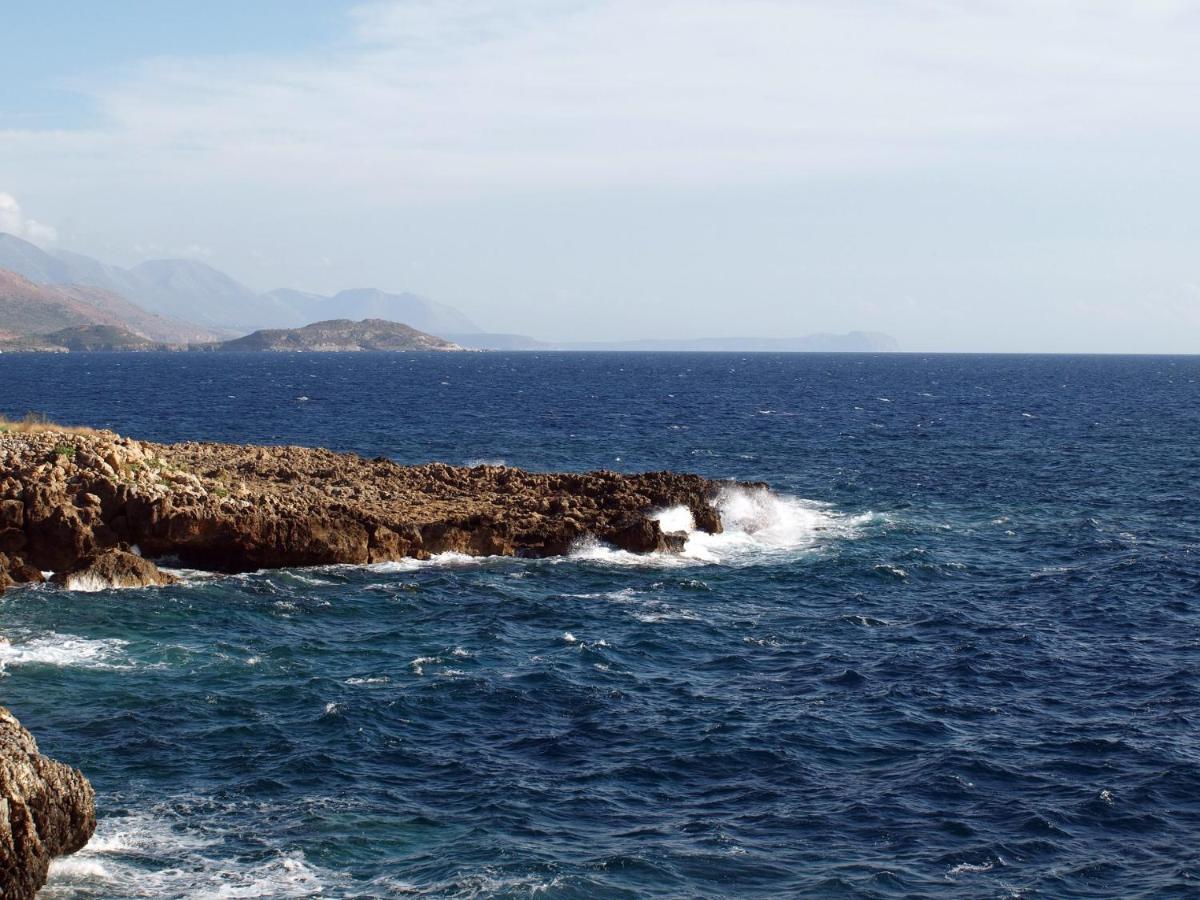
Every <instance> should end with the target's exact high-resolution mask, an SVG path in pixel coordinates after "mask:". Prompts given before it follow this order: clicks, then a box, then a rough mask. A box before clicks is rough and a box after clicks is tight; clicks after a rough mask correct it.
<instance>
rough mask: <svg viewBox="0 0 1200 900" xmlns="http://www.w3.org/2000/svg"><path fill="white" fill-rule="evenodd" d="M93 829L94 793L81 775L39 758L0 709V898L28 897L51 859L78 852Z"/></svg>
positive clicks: (42, 878)
mask: <svg viewBox="0 0 1200 900" xmlns="http://www.w3.org/2000/svg"><path fill="white" fill-rule="evenodd" d="M95 830H96V806H95V794H94V793H93V791H92V786H91V785H90V784H88V781H87V779H86V778H84V777H83V773H82V772H80V771H79V770H78V769H72V768H71V767H70V766H67V765H64V764H63V763H60V762H57V761H55V760H53V759H49V758H47V757H45V756H42V755H41V754H40V753H39V752H38V747H37V742H36V741H35V740H34V739H33V735H31V734H30V733H29V732H28V731H26V730H25V729H24V728H22V727H21V723H20V722H18V721H17V720H16V718H15V717H14V716H13V714H12V713H10V712H9V711H8V710H7V709H5V708H3V707H0V889H2V890H0V896H2V897H4V898H5V900H26V898H30V897H33V896H34V894H35V893H36V892H37V890H38V889H39V888H40V887H41V886H42V885H43V884H45V883H46V872H47V870H48V869H49V867H50V860H51V859H52V858H53V857H55V856H62V855H63V854H66V853H74V852H75V851H76V850H79V849H80V848H81V847H83V845H84V844H86V843H87V842H88V840H89V839H90V838H91V836H92V832H94V831H95Z"/></svg>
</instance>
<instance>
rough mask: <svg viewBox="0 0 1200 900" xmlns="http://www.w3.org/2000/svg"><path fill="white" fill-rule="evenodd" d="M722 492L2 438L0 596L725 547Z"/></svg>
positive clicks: (685, 482) (227, 449) (314, 452)
mask: <svg viewBox="0 0 1200 900" xmlns="http://www.w3.org/2000/svg"><path fill="white" fill-rule="evenodd" d="M719 489H720V484H719V483H717V482H713V481H710V480H708V479H705V478H701V477H699V476H695V475H680V474H676V473H672V472H653V473H646V474H640V475H622V474H618V473H615V472H590V473H560V474H546V473H534V472H526V471H524V470H521V469H514V468H508V467H505V466H490V465H489V466H475V467H473V468H461V467H455V466H448V465H443V464H440V463H430V464H428V465H422V466H401V465H398V464H397V463H394V462H392V461H390V460H388V459H384V458H382V457H381V458H376V459H364V458H362V457H359V456H355V455H353V454H343V453H334V452H332V451H329V450H321V449H314V448H307V447H258V446H243V445H230V444H210V443H181V444H170V445H168V444H153V443H148V442H142V441H137V440H133V439H131V438H125V437H120V436H119V435H116V434H113V433H112V432H90V433H79V432H72V431H65V430H64V431H58V430H54V429H46V430H35V431H30V432H7V433H0V590H3V589H4V588H6V587H12V586H13V585H14V584H19V583H22V582H36V581H41V580H42V579H43V577H44V575H43V573H44V572H45V571H47V570H49V571H53V572H55V573H57V578H58V580H59V581H61V582H63V583H67V584H70V583H71V582H72V579H74V580H75V581H79V582H82V581H87V580H90V581H91V582H93V583H97V582H99V581H101V580H103V579H108V580H110V581H115V582H116V583H117V584H121V583H128V584H153V583H163V581H165V580H166V578H167V576H161V575H160V574H158V573H157V570H156V569H155V568H154V566H153V564H152V563H150V562H149V560H150V559H161V558H164V557H167V558H170V559H172V560H173V561H177V562H178V563H180V564H183V565H186V566H192V567H195V568H202V569H209V570H214V571H222V572H243V571H252V570H256V569H262V568H278V567H283V566H310V565H328V564H335V563H350V564H364V563H377V562H385V561H390V560H399V559H403V558H406V557H415V558H418V559H422V558H428V557H429V556H431V555H433V554H436V553H443V552H446V551H454V552H458V553H464V554H469V555H473V556H488V555H507V556H531V557H542V556H555V555H561V554H565V553H567V552H569V550H570V549H571V547H572V546H573V545H574V544H575V543H576V542H578V541H580V540H582V539H587V538H592V539H595V540H598V541H602V542H604V543H607V544H611V545H612V546H615V547H618V548H621V549H624V550H629V551H632V552H635V553H647V552H652V551H673V550H679V549H680V548H682V546H683V543H684V541H685V540H686V535H685V534H683V533H675V534H668V533H664V532H663V530H662V528H661V526H660V525H659V523H658V521H656V520H655V519H654V518H653V513H654V512H655V511H657V510H661V509H665V508H668V507H677V506H684V507H687V508H688V509H689V510H690V511H691V513H692V517H693V519H694V521H695V524H696V527H697V528H699V529H700V530H702V531H708V532H718V531H720V530H721V519H720V515H719V514H718V512H717V509H716V508H715V506H714V501H715V499H716V496H717V493H718V491H719ZM130 557H134V558H135V559H130ZM136 557H144V559H136ZM135 560H136V561H135ZM122 579H124V581H122Z"/></svg>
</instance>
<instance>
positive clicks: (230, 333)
mask: <svg viewBox="0 0 1200 900" xmlns="http://www.w3.org/2000/svg"><path fill="white" fill-rule="evenodd" d="M0 269H7V270H8V271H9V272H15V273H17V274H18V275H23V276H24V277H25V278H27V279H29V280H30V281H33V282H36V283H38V284H45V285H79V286H83V287H89V288H96V289H99V290H101V291H104V292H107V293H110V294H115V295H117V296H118V297H123V298H125V299H126V300H128V301H131V302H132V303H134V304H137V305H138V306H140V307H141V308H142V309H143V310H144V311H147V312H150V313H153V314H155V315H157V316H161V317H166V318H171V319H180V320H185V321H187V322H192V323H195V325H194V326H193V330H194V331H206V332H208V334H209V335H210V336H220V337H235V336H238V335H243V334H245V333H246V332H248V331H253V330H256V329H259V328H296V327H299V326H302V325H307V324H309V323H310V322H315V321H319V320H328V319H334V318H347V319H389V320H391V321H396V322H403V323H404V324H406V325H409V326H411V327H413V328H416V329H418V330H420V331H427V332H432V333H434V334H442V333H445V332H477V331H479V328H478V326H476V325H475V323H474V322H472V321H471V320H470V319H469V318H467V317H466V316H465V315H463V314H462V313H461V312H459V311H458V310H457V309H454V308H453V307H451V306H446V305H444V304H441V303H435V302H433V301H432V300H426V299H425V298H424V297H419V296H417V295H416V294H408V293H404V294H390V293H387V292H386V291H380V290H375V289H370V288H365V289H357V290H348V291H342V292H341V293H339V294H335V295H334V296H332V297H326V296H322V295H320V294H311V293H306V292H304V291H294V290H288V289H280V290H276V291H271V292H269V293H266V294H258V293H255V292H254V291H253V290H251V289H250V288H248V287H247V286H246V285H244V284H242V283H241V282H239V281H237V280H236V279H234V278H232V277H230V276H229V275H226V274H225V273H224V272H221V271H219V270H217V269H214V268H213V267H212V266H210V265H208V264H207V263H203V262H200V261H198V260H193V259H154V260H150V261H148V262H144V263H141V264H139V265H136V266H134V267H133V268H131V269H122V268H120V267H119V266H110V265H108V264H106V263H102V262H100V261H99V260H95V259H92V258H91V257H89V256H83V255H82V254H79V253H71V252H68V251H66V250H42V249H41V248H40V247H37V246H35V245H34V244H31V243H29V242H28V241H25V240H22V239H21V238H18V237H14V236H13V235H11V234H3V233H0ZM66 324H75V323H64V326H65V325H66ZM105 324H108V323H105ZM64 326H59V327H64ZM196 326H198V327H196ZM2 327H5V326H4V324H3V323H2V322H0V328H2ZM134 330H141V329H140V328H137V327H134Z"/></svg>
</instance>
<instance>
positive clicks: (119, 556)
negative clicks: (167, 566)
mask: <svg viewBox="0 0 1200 900" xmlns="http://www.w3.org/2000/svg"><path fill="white" fill-rule="evenodd" d="M177 580H178V579H177V578H175V576H173V575H168V574H167V573H166V572H160V571H159V570H158V566H156V565H154V563H152V562H150V560H148V559H142V557H140V556H137V555H136V554H133V553H127V552H126V551H124V550H99V551H97V552H95V553H89V554H88V555H87V556H85V557H83V558H82V559H80V560H79V562H77V563H76V564H75V565H73V566H71V568H69V569H68V570H67V571H65V572H59V573H58V574H56V575H55V576H54V581H55V583H56V584H61V585H63V586H65V587H66V588H67V589H68V590H71V591H103V590H105V589H107V588H137V587H153V586H155V585H163V584H174V583H175V582H176V581H177Z"/></svg>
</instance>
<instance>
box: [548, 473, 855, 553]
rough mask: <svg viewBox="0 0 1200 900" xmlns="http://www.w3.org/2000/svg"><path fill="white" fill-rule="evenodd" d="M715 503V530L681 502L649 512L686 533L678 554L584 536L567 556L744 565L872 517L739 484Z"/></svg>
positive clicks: (810, 545) (840, 535) (843, 534)
mask: <svg viewBox="0 0 1200 900" xmlns="http://www.w3.org/2000/svg"><path fill="white" fill-rule="evenodd" d="M715 505H716V507H717V511H718V512H719V513H720V515H721V525H722V528H723V531H722V532H721V533H720V534H709V533H707V532H704V531H700V530H698V529H697V528H696V523H695V520H694V518H693V517H692V513H691V511H690V510H689V509H688V508H687V507H686V506H673V507H670V508H668V509H664V510H660V511H659V512H657V513H656V514H654V515H653V516H652V518H653V519H655V520H657V521H658V523H659V526H660V527H661V528H662V530H663V531H664V532H667V533H668V534H671V533H679V532H684V533H685V534H687V543H686V544H684V547H683V551H682V552H681V553H678V554H674V553H651V554H647V555H642V554H636V553H629V552H627V551H624V550H617V549H615V548H613V547H610V546H607V545H605V544H603V543H601V542H599V541H595V540H585V541H582V542H580V543H579V544H578V545H577V546H576V547H575V548H574V550H573V551H572V553H571V558H573V559H582V560H593V561H597V562H605V563H610V564H613V565H625V566H657V567H662V566H666V567H672V566H694V565H696V564H698V563H699V564H713V563H719V564H724V565H748V564H753V563H756V562H759V561H769V560H778V559H780V558H784V557H794V556H796V555H797V554H803V553H807V552H812V551H815V550H819V549H822V548H824V547H825V546H827V545H828V544H830V543H831V542H833V541H837V540H845V539H849V538H854V537H856V536H857V535H858V534H859V533H860V532H861V530H862V527H863V526H864V525H865V524H867V523H868V522H870V521H871V520H872V519H873V518H874V516H873V514H872V513H864V514H861V515H853V516H850V515H846V514H844V513H840V512H838V511H837V510H835V509H834V508H833V506H832V505H830V504H827V503H820V502H818V501H816V500H805V499H802V498H799V497H790V496H787V495H783V494H776V493H774V492H772V491H769V490H756V489H750V488H742V487H726V488H723V489H722V490H721V492H720V494H719V495H718V497H717V500H716V504H715Z"/></svg>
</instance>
